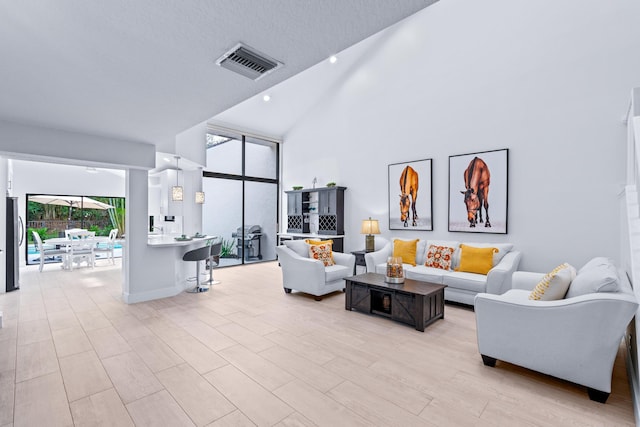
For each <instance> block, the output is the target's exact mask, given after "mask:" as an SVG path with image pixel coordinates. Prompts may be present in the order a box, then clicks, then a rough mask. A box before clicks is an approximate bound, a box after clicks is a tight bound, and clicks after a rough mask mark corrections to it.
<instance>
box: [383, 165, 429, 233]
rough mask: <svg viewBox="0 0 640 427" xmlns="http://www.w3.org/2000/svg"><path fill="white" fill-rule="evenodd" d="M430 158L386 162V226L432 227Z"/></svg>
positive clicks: (397, 228)
mask: <svg viewBox="0 0 640 427" xmlns="http://www.w3.org/2000/svg"><path fill="white" fill-rule="evenodd" d="M432 170H433V168H432V161H431V159H423V160H415V161H413V162H405V163H393V164H390V165H389V230H429V231H430V230H433V196H432V194H433V193H432V190H433V183H432V175H433V174H432Z"/></svg>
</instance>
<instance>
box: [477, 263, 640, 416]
mask: <svg viewBox="0 0 640 427" xmlns="http://www.w3.org/2000/svg"><path fill="white" fill-rule="evenodd" d="M585 267H586V266H585ZM585 267H583V268H582V269H580V271H578V274H577V276H576V277H575V278H574V279H573V281H572V282H571V285H570V286H569V292H568V293H567V296H568V297H565V298H564V299H560V300H555V301H535V300H529V295H530V293H531V290H532V289H533V288H534V287H535V285H536V284H537V283H538V282H539V281H540V279H541V278H542V277H543V276H544V274H543V273H530V272H520V271H518V272H516V273H514V275H513V289H512V290H509V291H507V292H506V293H504V294H502V295H489V294H478V295H477V296H476V299H475V314H476V323H477V334H478V350H479V351H480V354H481V355H482V359H483V362H484V364H485V365H487V366H494V365H495V363H496V360H502V361H505V362H509V363H513V364H515V365H518V366H522V367H525V368H528V369H532V370H535V371H538V372H542V373H544V374H548V375H552V376H554V377H558V378H562V379H565V380H568V381H571V382H574V383H577V384H581V385H584V386H586V387H587V388H588V392H589V397H590V398H591V399H592V400H595V401H598V402H601V403H604V402H605V401H606V400H607V397H608V396H609V393H610V392H611V373H612V370H613V364H614V361H615V358H616V354H617V352H618V348H619V347H620V340H621V339H622V337H623V335H624V333H625V330H626V328H627V325H628V324H629V322H630V321H631V319H632V318H633V316H634V314H635V313H636V310H637V308H638V304H637V302H636V298H635V296H634V294H633V291H632V289H631V286H630V284H629V281H628V280H627V276H626V274H625V273H624V272H622V271H619V270H617V269H616V268H615V267H613V268H612V269H609V270H608V273H606V278H612V277H613V278H615V285H614V286H611V284H612V283H611V280H609V281H608V283H609V284H607V287H608V289H605V287H602V286H600V285H601V284H602V283H603V282H601V283H598V280H600V279H598V278H597V276H598V275H593V274H592V277H591V278H590V277H589V276H582V278H581V275H584V274H585V271H584V268H585ZM600 277H601V278H602V277H604V276H602V275H600ZM586 279H589V280H590V282H585V280H586ZM607 280H608V279H607ZM577 283H580V284H581V285H580V286H582V287H583V288H582V291H580V292H578V291H576V290H575V288H576V287H577V286H578V285H576V284H577ZM585 284H586V285H587V287H590V289H585V288H584V285H585ZM603 290H607V291H608V292H603Z"/></svg>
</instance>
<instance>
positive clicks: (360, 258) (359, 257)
mask: <svg viewBox="0 0 640 427" xmlns="http://www.w3.org/2000/svg"><path fill="white" fill-rule="evenodd" d="M351 253H352V254H353V255H355V256H356V264H355V265H354V266H353V275H354V276H355V275H356V274H357V272H356V269H357V268H358V266H359V265H361V266H363V267H364V268H365V270H366V269H367V263H366V261H365V259H364V254H366V253H367V251H364V250H363V251H352V252H351Z"/></svg>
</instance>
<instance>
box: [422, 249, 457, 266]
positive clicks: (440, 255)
mask: <svg viewBox="0 0 640 427" xmlns="http://www.w3.org/2000/svg"><path fill="white" fill-rule="evenodd" d="M453 252H455V248H451V247H449V246H437V245H430V246H429V249H427V261H426V262H425V263H424V265H425V266H426V267H433V268H439V269H441V270H451V261H452V259H453Z"/></svg>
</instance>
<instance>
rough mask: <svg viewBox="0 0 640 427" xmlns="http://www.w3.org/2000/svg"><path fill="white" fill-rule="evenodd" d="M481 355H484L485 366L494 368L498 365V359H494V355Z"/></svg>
mask: <svg viewBox="0 0 640 427" xmlns="http://www.w3.org/2000/svg"><path fill="white" fill-rule="evenodd" d="M480 356H482V363H484V366H490V367H492V368H493V367H494V366H496V361H497V359H494V358H493V357H489V356H485V355H484V354H481V355H480Z"/></svg>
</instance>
